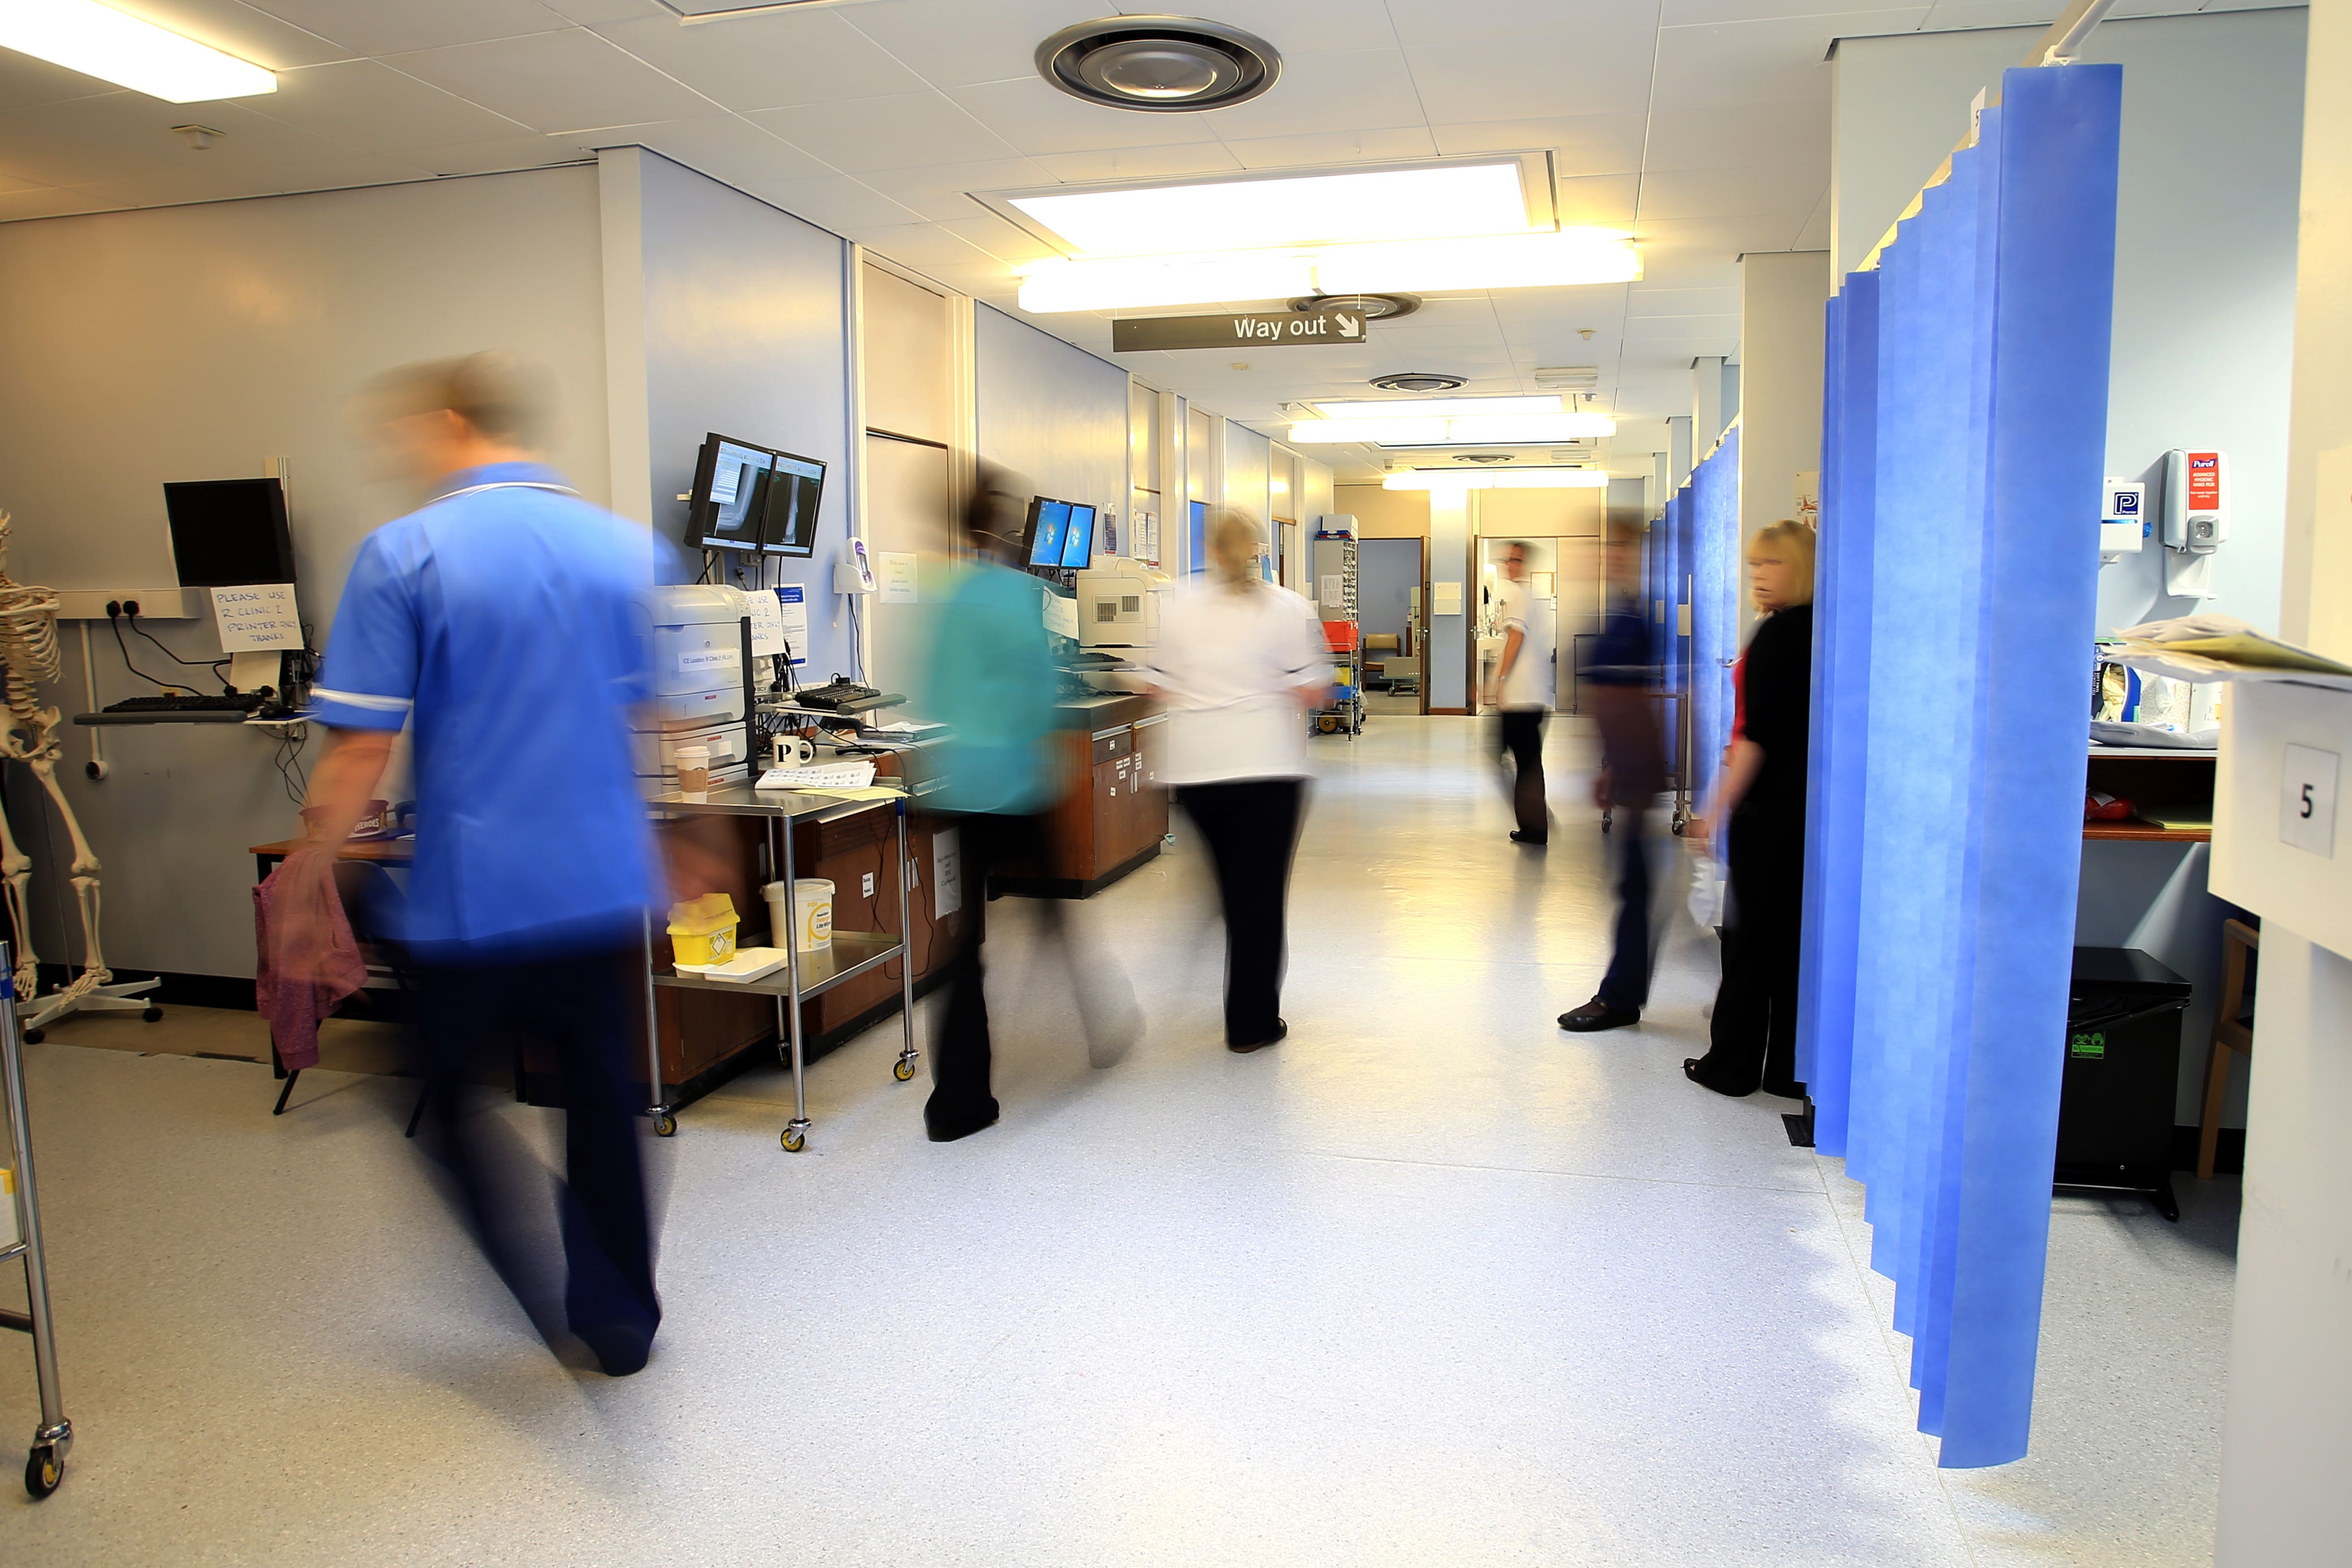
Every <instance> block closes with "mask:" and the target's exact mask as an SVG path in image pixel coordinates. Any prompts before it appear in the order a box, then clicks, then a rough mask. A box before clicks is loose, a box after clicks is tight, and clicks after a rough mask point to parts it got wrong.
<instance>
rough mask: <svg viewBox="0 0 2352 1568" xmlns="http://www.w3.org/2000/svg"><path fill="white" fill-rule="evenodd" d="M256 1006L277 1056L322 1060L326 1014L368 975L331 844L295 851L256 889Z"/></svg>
mask: <svg viewBox="0 0 2352 1568" xmlns="http://www.w3.org/2000/svg"><path fill="white" fill-rule="evenodd" d="M253 946H254V951H255V954H256V956H257V958H258V959H259V963H258V964H257V966H256V967H255V973H254V977H253V1005H254V1007H255V1008H256V1009H258V1010H259V1012H260V1014H261V1016H262V1017H263V1018H264V1019H268V1023H269V1038H270V1040H271V1042H272V1043H274V1044H275V1045H276V1046H277V1047H278V1061H280V1062H282V1063H284V1064H285V1065H286V1066H287V1067H289V1068H291V1069H298V1070H299V1069H300V1068H305V1067H316V1066H318V1065H319V1020H320V1019H323V1018H325V1017H326V1016H327V1015H328V1014H329V1013H331V1012H333V1011H334V1010H335V1008H336V1006H337V1004H339V1003H340V1002H341V1001H342V999H343V998H345V997H348V996H350V995H351V994H352V992H353V991H356V990H358V989H359V988H360V987H361V986H362V985H364V984H366V982H367V963H366V960H364V959H362V957H361V956H360V945H359V941H358V939H357V938H355V937H354V936H352V923H351V920H350V918H349V917H348V916H346V915H344V914H343V901H342V898H341V895H339V894H337V893H336V891H335V862H333V860H332V859H331V858H330V857H329V856H328V855H327V854H326V852H324V851H320V850H304V851H301V852H299V853H297V854H295V855H293V856H291V857H289V859H287V860H286V861H284V862H281V863H280V864H279V865H278V869H277V870H276V871H273V872H271V873H269V875H268V878H267V879H265V880H264V881H263V882H262V883H261V885H260V886H258V887H257V888H255V889H254V890H253Z"/></svg>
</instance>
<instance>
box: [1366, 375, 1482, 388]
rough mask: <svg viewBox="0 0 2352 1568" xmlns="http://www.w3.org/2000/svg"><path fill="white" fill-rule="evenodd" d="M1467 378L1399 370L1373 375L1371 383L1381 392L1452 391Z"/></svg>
mask: <svg viewBox="0 0 2352 1568" xmlns="http://www.w3.org/2000/svg"><path fill="white" fill-rule="evenodd" d="M1469 379H1470V378H1469V377H1467V376H1449V375H1446V374H1445V373H1444V372H1443V371H1397V372H1396V373H1395V374H1394V375H1389V376H1374V377H1373V378H1372V385H1374V386H1376V387H1378V388H1380V389H1381V391H1382V392H1452V391H1453V390H1454V388H1455V387H1458V386H1460V385H1462V384H1463V383H1464V382H1466V381H1468V380H1469Z"/></svg>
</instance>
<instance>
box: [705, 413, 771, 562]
mask: <svg viewBox="0 0 2352 1568" xmlns="http://www.w3.org/2000/svg"><path fill="white" fill-rule="evenodd" d="M775 463H776V455H775V454H774V453H772V452H771V451H769V450H768V449H767V448H766V447H764V446H755V445H753V444H751V442H748V441H738V440H736V439H735V438H734V437H732V436H729V435H707V436H704V437H703V440H702V455H701V456H700V457H698V459H697V460H696V462H695V465H694V491H693V494H692V496H691V497H689V499H688V510H687V516H686V542H687V543H688V544H689V545H692V546H694V547H695V548H696V549H759V548H760V527H761V516H762V514H763V512H764V511H765V510H766V503H767V497H768V480H769V475H770V474H771V472H772V470H773V469H774V467H775Z"/></svg>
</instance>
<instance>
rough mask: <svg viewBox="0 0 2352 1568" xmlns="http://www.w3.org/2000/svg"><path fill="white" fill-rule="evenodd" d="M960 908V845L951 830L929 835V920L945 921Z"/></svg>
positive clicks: (961, 862) (961, 879)
mask: <svg viewBox="0 0 2352 1568" xmlns="http://www.w3.org/2000/svg"><path fill="white" fill-rule="evenodd" d="M962 907H963V846H962V844H961V842H959V841H958V840H957V838H956V831H955V830H954V829H953V828H942V829H940V831H938V832H936V833H933V834H932V835H931V918H932V919H934V920H945V919H946V918H947V917H948V916H949V915H953V914H954V913H955V912H956V911H957V910H959V909H961V908H962Z"/></svg>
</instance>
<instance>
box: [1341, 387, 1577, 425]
mask: <svg viewBox="0 0 2352 1568" xmlns="http://www.w3.org/2000/svg"><path fill="white" fill-rule="evenodd" d="M1314 402H1315V407H1316V408H1317V410H1318V412H1320V413H1323V414H1324V415H1326V416H1327V417H1328V418H1331V419H1431V418H1434V419H1457V418H1464V417H1467V416H1471V415H1475V414H1482V413H1559V395H1558V394H1557V393H1555V394H1553V395H1551V396H1549V397H1547V396H1536V397H1420V398H1323V397H1318V398H1317V399H1315V400H1314Z"/></svg>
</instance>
